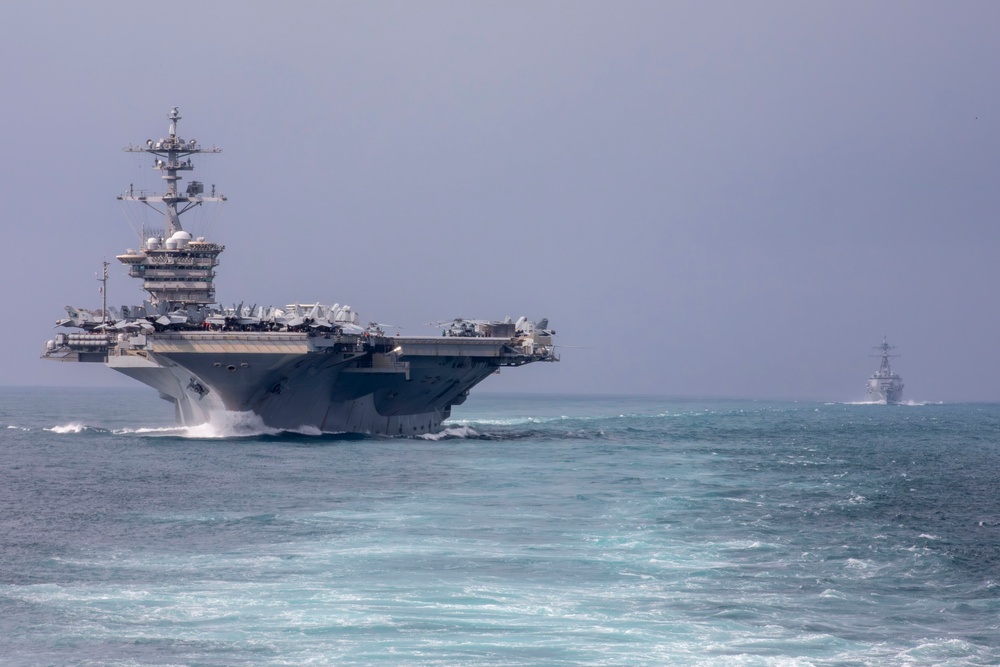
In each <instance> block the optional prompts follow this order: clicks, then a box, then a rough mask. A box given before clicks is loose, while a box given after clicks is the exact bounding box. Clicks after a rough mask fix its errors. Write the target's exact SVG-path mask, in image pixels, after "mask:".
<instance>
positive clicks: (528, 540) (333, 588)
mask: <svg viewBox="0 0 1000 667" xmlns="http://www.w3.org/2000/svg"><path fill="white" fill-rule="evenodd" d="M998 481H1000V406H998V405H975V404H954V405H949V404H933V405H931V404H928V405H904V406H891V407H887V406H876V405H860V404H823V403H808V402H802V403H779V402H760V401H738V400H726V401H719V400H678V399H669V398H636V397H582V396H577V397H572V396H514V395H502V396H501V395H492V394H488V393H478V394H477V393H474V394H473V396H472V397H471V398H470V399H469V401H468V402H467V403H466V405H463V406H460V407H458V408H457V409H456V410H455V413H454V416H453V418H452V419H451V420H450V422H449V423H448V428H447V430H446V431H445V433H444V434H442V435H440V436H436V437H433V438H414V439H398V440H393V439H382V438H369V437H356V436H336V435H310V434H302V433H287V432H271V431H266V430H262V429H260V428H259V426H258V425H255V424H254V423H253V421H252V420H246V419H242V420H230V421H229V422H226V423H219V424H213V425H210V426H206V427H201V428H198V429H178V428H176V427H174V426H173V425H172V411H171V409H170V406H169V405H168V404H167V403H164V402H162V401H160V400H159V399H157V398H156V397H155V393H154V392H150V391H148V390H146V389H145V388H142V387H136V388H135V389H94V390H86V389H40V388H32V389H11V388H5V389H0V549H2V553H0V556H2V558H0V664H2V665H774V666H798V665H802V666H806V665H815V666H820V665H953V666H957V665H996V664H1000V484H998Z"/></svg>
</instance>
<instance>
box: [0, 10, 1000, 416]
mask: <svg viewBox="0 0 1000 667" xmlns="http://www.w3.org/2000/svg"><path fill="white" fill-rule="evenodd" d="M998 24H1000V5H998V4H996V3H993V2H957V3H932V2H847V3H844V2H812V3H803V2H762V3H743V2H711V3H695V2H687V3H674V2H649V3H644V2H626V3H610V2H530V3H529V2H510V3H498V2H483V3H469V2H423V3H412V2H380V3H344V2H341V3H332V2H291V3H277V2H211V3H201V2H185V1H182V2H173V3H160V4H153V3H134V2H96V3H69V2H47V3H13V4H10V5H8V6H6V7H5V9H4V21H3V22H2V23H0V36H2V39H0V62H2V63H3V64H2V65H0V67H2V68H3V69H2V71H3V75H2V90H3V93H4V95H3V98H4V100H3V104H2V107H0V109H2V111H0V118H2V120H3V129H4V146H5V149H6V150H5V161H4V170H3V174H4V175H3V178H2V180H0V183H2V186H0V187H2V193H0V194H2V197H3V204H4V213H3V218H2V223H0V225H2V227H0V229H2V238H3V262H2V263H0V280H2V284H3V287H4V289H3V290H2V306H3V311H4V313H5V317H6V318H7V322H8V325H7V326H6V327H4V328H3V333H2V341H3V343H4V344H3V347H2V349H3V357H2V364H0V384H6V385H18V384H42V385H86V384H94V385H100V386H106V385H113V384H115V385H125V384H131V383H130V382H129V381H128V380H127V379H125V378H124V377H122V376H119V375H118V374H116V373H114V372H113V371H110V370H108V369H106V368H104V367H103V366H101V365H98V364H93V365H68V364H67V365H62V364H57V363H51V362H43V361H41V360H39V359H38V355H39V352H40V350H41V348H42V345H43V343H44V341H45V340H46V339H47V338H50V337H51V336H52V335H53V331H52V328H51V325H52V323H53V322H54V320H55V319H57V318H59V317H61V316H62V315H63V310H62V308H63V306H64V305H66V304H72V305H76V306H84V307H90V308H95V307H99V306H100V295H99V293H98V286H99V285H98V283H97V282H96V281H95V280H94V275H95V272H96V271H97V270H98V269H99V268H100V262H101V261H102V260H103V259H108V260H111V261H112V262H114V264H113V265H112V267H111V270H112V282H111V285H110V288H109V292H110V303H112V304H115V305H119V304H122V303H138V302H140V301H141V299H142V297H143V293H142V291H141V289H140V285H139V283H138V281H134V280H131V279H129V278H127V277H126V275H125V270H124V268H123V267H121V265H119V264H118V263H117V262H116V261H115V260H114V256H115V255H116V254H119V253H121V252H123V251H124V250H125V249H126V248H127V247H135V246H136V245H137V243H138V242H137V236H136V234H135V233H134V232H133V231H132V229H131V227H130V225H129V221H128V219H127V218H126V216H125V215H124V213H123V210H122V205H121V204H120V203H119V202H118V201H116V199H115V196H116V195H117V194H120V193H121V192H123V191H125V190H126V189H127V188H128V186H129V183H134V184H135V186H136V187H137V188H139V187H147V188H153V187H156V188H158V187H159V185H160V184H159V180H158V176H159V172H156V171H154V170H153V169H151V168H150V160H149V156H145V155H140V156H136V155H132V154H127V153H123V152H122V151H121V148H122V147H124V146H126V145H128V144H129V143H130V142H131V143H141V142H144V141H145V140H146V139H148V138H152V139H157V138H160V137H162V136H164V135H165V134H166V130H167V124H168V121H167V119H166V114H167V112H168V111H169V109H170V107H171V106H175V105H176V106H179V107H180V110H181V114H182V116H183V120H182V121H181V125H180V134H181V136H183V137H185V138H195V139H197V140H199V141H200V142H202V143H207V144H212V143H215V144H217V145H218V146H221V147H222V148H223V149H224V152H223V153H222V154H221V155H218V156H204V157H202V158H201V159H199V160H197V162H196V167H197V169H196V171H195V172H194V175H193V178H195V179H198V180H202V181H204V182H205V183H206V184H212V183H215V184H217V185H218V187H219V188H220V190H221V191H222V192H223V193H225V194H226V195H227V196H228V197H229V202H228V203H227V204H226V205H225V206H224V207H222V210H221V211H220V212H219V213H218V214H217V215H214V216H206V217H205V218H203V219H202V221H201V222H200V223H199V222H198V221H194V222H195V224H194V225H193V226H192V224H191V222H187V227H188V228H189V229H190V231H192V232H194V233H196V234H198V233H201V234H206V232H207V235H208V236H209V237H210V239H211V240H214V241H216V242H219V243H222V244H224V245H225V246H226V248H227V249H226V252H225V253H224V254H223V255H222V256H221V261H222V264H221V266H220V269H219V270H220V273H219V277H218V279H217V286H218V296H219V298H220V300H221V301H223V302H224V303H226V304H231V303H233V302H240V301H244V302H246V303H248V304H249V303H258V304H262V305H269V304H273V305H282V304H285V303H290V302H295V301H298V302H315V301H321V302H323V303H334V302H338V303H341V304H344V303H347V304H350V305H351V306H352V307H354V308H355V309H357V310H358V311H360V313H361V316H362V320H363V321H365V322H367V321H368V320H377V321H380V322H388V323H392V324H396V325H398V326H400V327H404V328H403V329H402V331H403V333H405V334H434V333H436V330H434V329H432V328H429V327H426V326H423V325H424V323H426V322H429V321H432V320H441V319H448V318H452V317H456V316H459V315H461V316H465V317H481V318H502V317H504V316H505V315H511V316H513V317H515V318H516V317H518V316H520V315H527V316H529V317H531V318H535V319H537V318H540V317H543V316H547V317H549V318H550V320H551V325H552V326H553V327H554V328H555V329H556V330H557V331H558V334H559V335H558V342H559V343H561V344H564V345H566V346H567V347H566V348H564V349H563V350H562V358H563V360H562V363H561V364H557V365H542V364H539V365H535V366H531V367H526V368H522V369H517V370H511V371H504V372H503V373H502V374H501V375H500V376H498V377H494V378H490V379H489V380H487V382H486V383H485V384H484V385H483V389H487V390H497V391H538V392H592V393H619V392H629V393H649V394H668V395H687V396H698V395H705V396H742V397H751V398H752V397H770V398H803V399H811V398H816V399H828V400H844V401H851V400H861V399H863V397H864V383H865V379H866V378H867V376H868V375H869V374H871V372H873V371H874V370H875V368H876V367H877V361H876V360H875V359H872V358H871V357H869V356H868V355H869V354H871V353H873V350H872V349H871V347H872V346H874V345H876V344H877V343H878V342H880V341H881V338H882V336H883V334H885V335H888V337H889V340H890V342H893V343H895V344H897V345H898V346H899V349H898V351H899V352H900V353H901V354H902V355H903V356H902V357H901V358H899V359H897V360H895V368H896V370H898V372H899V373H900V374H901V375H902V376H903V378H904V381H905V382H906V390H905V397H906V398H908V399H911V400H915V401H936V400H943V401H958V400H983V401H997V400H1000V350H998V348H997V345H996V340H997V338H998V336H997V333H998V331H997V330H998V323H1000V317H998V315H997V299H996V297H995V294H994V290H995V288H996V285H997V284H998V282H1000V281H998V278H1000V265H998V262H997V261H996V257H997V250H998V246H1000V230H998V226H997V221H998V219H1000V187H998V186H997V177H998V175H1000V170H998V161H1000V88H998V86H997V76H996V73H997V66H998V63H1000V41H998V40H997V39H996V27H997V25H998ZM190 217H191V216H188V218H190ZM149 222H150V223H152V222H156V219H155V218H154V217H152V216H150V217H149ZM134 386H135V388H136V391H149V390H148V389H147V388H145V387H140V386H139V385H138V384H135V385H134Z"/></svg>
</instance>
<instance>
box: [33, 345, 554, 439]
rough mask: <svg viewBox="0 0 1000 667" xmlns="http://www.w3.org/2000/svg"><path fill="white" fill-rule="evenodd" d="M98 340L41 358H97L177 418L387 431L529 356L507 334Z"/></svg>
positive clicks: (419, 424) (414, 431)
mask: <svg viewBox="0 0 1000 667" xmlns="http://www.w3.org/2000/svg"><path fill="white" fill-rule="evenodd" d="M104 340H105V341H107V343H106V345H101V344H100V342H101V338H100V337H99V336H96V335H95V336H92V337H91V346H90V347H89V348H86V347H84V346H83V345H82V342H83V341H81V340H79V339H78V340H76V341H65V342H66V345H65V346H63V347H61V348H60V349H62V350H64V352H63V354H61V355H59V354H52V355H50V358H59V359H61V360H63V361H95V362H100V361H103V362H105V363H106V364H107V366H108V367H110V368H112V369H114V370H116V371H118V372H120V373H123V374H124V375H127V376H129V377H131V378H133V379H135V380H138V381H139V382H142V383H144V384H147V385H149V386H150V387H153V388H154V389H156V390H157V391H158V392H159V394H160V397H161V398H164V399H166V400H168V401H170V402H171V403H173V405H174V408H175V412H176V416H177V421H178V423H179V424H181V425H184V426H195V425H199V424H203V423H207V422H210V421H212V418H213V415H218V414H221V413H224V412H230V413H252V414H254V415H257V416H258V417H259V418H260V420H261V422H262V423H263V425H265V426H267V427H270V428H275V429H283V430H292V431H316V432H323V433H342V432H350V433H365V434H374V435H388V436H407V435H408V436H412V435H419V434H423V433H429V432H434V431H436V430H438V429H439V428H440V426H441V422H443V421H444V420H445V419H447V418H448V417H449V416H450V415H451V407H452V406H453V405H458V404H461V403H462V402H464V401H465V399H466V397H467V396H468V392H469V390H470V389H471V388H472V387H474V386H475V385H477V384H479V383H480V382H482V381H483V380H484V379H486V378H487V377H489V376H490V375H491V374H493V373H495V372H497V371H498V370H499V369H500V368H501V367H504V366H520V365H523V364H525V363H529V362H531V361H533V360H536V359H537V355H536V354H534V352H533V349H531V348H529V349H525V348H524V346H523V345H524V344H523V343H519V342H518V341H517V340H515V339H510V338H489V337H468V338H465V337H451V336H442V337H398V336H397V337H385V338H373V337H368V336H350V335H346V336H345V335H340V336H336V335H316V334H310V333H296V332H281V333H270V332H165V333H158V334H149V335H145V336H133V337H126V336H119V337H118V338H117V339H115V338H114V337H106V338H104ZM529 345H530V344H529ZM74 347H75V348H76V349H75V350H74V349H72V348H74Z"/></svg>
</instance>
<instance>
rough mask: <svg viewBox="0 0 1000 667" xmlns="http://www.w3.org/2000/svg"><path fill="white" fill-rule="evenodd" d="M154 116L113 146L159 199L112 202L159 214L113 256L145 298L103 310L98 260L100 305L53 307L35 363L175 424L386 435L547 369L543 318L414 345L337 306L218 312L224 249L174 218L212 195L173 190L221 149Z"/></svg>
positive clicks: (136, 193)
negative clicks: (110, 391) (152, 399)
mask: <svg viewBox="0 0 1000 667" xmlns="http://www.w3.org/2000/svg"><path fill="white" fill-rule="evenodd" d="M167 117H168V119H169V121H170V125H169V130H168V134H167V136H166V137H165V138H161V139H158V140H153V139H149V140H147V141H146V142H145V143H144V144H140V145H137V146H132V145H130V146H128V147H126V148H125V149H124V150H125V151H127V152H130V153H148V154H149V155H151V156H152V158H153V165H152V166H153V168H154V169H155V170H158V171H159V172H161V178H162V180H163V181H164V182H165V191H164V192H156V193H154V192H147V191H140V190H136V189H135V188H134V187H133V186H129V189H128V190H127V191H126V192H125V193H124V194H122V195H120V196H119V197H118V199H120V200H122V201H123V202H127V203H129V204H135V205H137V206H144V207H149V208H152V209H153V210H155V211H156V212H157V214H161V215H162V216H163V227H162V228H148V227H143V228H141V230H139V247H138V248H137V249H129V250H127V251H126V252H125V253H124V254H122V255H118V257H117V259H118V261H120V262H121V263H123V264H125V265H126V266H127V267H128V270H129V275H130V276H131V277H133V278H137V279H139V280H142V281H143V289H144V290H145V291H146V292H148V294H149V298H148V299H146V300H144V301H143V303H142V304H140V305H131V306H121V307H120V308H116V307H109V306H108V305H107V278H108V263H107V262H105V263H104V272H103V277H102V280H103V283H104V284H103V287H102V290H101V292H102V294H103V295H104V297H103V299H104V303H102V305H101V308H100V309H93V310H86V309H83V308H74V307H72V306H67V307H66V313H67V317H65V318H63V319H60V320H58V321H57V322H56V325H57V326H59V327H65V328H68V329H70V330H71V331H70V332H69V333H59V334H57V335H56V336H55V337H54V338H53V339H52V340H50V341H48V342H47V343H46V344H45V348H44V350H43V351H42V357H43V358H45V359H52V360H59V361H71V362H84V363H86V362H93V363H104V364H105V365H107V366H108V367H109V368H113V369H114V370H116V371H118V372H120V373H124V374H125V375H127V376H129V377H131V378H134V379H136V380H138V381H139V382H142V383H144V384H147V385H149V386H151V387H153V388H154V389H156V390H157V391H158V392H159V394H160V397H161V398H164V399H166V400H168V401H170V402H171V403H173V405H174V408H175V411H176V415H177V420H178V422H179V423H180V424H181V425H183V426H195V425H199V424H203V423H206V422H210V421H212V419H213V416H215V415H218V414H220V413H223V412H227V411H228V412H235V413H254V414H256V415H258V416H259V417H260V419H261V421H262V422H263V424H264V425H265V426H268V427H272V428H277V429H287V430H306V431H308V432H315V431H318V432H324V433H344V432H348V433H366V434H378V435H388V436H412V435H419V434H423V433H429V432H434V431H436V430H439V429H440V427H441V423H442V422H443V421H444V420H445V419H447V418H448V417H449V416H450V414H451V408H452V406H453V405H458V404H461V403H462V402H463V401H465V399H466V397H467V396H468V395H469V390H470V389H472V387H474V386H475V385H477V384H479V383H480V382H482V381H483V380H484V379H486V378H487V377H488V376H489V375H491V374H492V373H494V372H496V371H497V370H498V369H500V368H501V367H505V366H522V365H524V364H528V363H533V362H536V361H549V362H551V361H558V357H557V356H556V354H555V348H554V346H553V343H552V337H553V335H554V334H555V332H554V331H552V330H551V329H549V326H548V320H547V319H542V320H540V321H538V322H535V321H530V320H528V319H527V318H525V317H521V318H520V319H518V320H517V321H512V320H511V318H509V317H508V318H506V319H505V320H502V321H501V320H492V321H490V320H468V319H463V318H457V319H455V320H452V321H449V322H440V323H438V324H439V325H440V326H441V331H442V335H440V336H423V337H419V336H400V335H398V334H396V335H387V334H386V332H385V331H384V328H385V327H384V325H379V324H377V323H370V324H368V325H367V326H362V325H361V324H360V317H359V315H358V313H357V312H356V311H355V310H353V309H352V308H351V307H350V306H347V305H340V304H333V305H322V304H319V303H310V304H303V303H292V304H288V305H285V306H283V307H266V308H265V307H263V306H257V305H253V306H247V305H244V304H239V305H233V306H232V307H228V308H227V307H223V306H221V305H219V304H218V303H217V302H216V297H215V285H214V279H215V276H216V267H217V266H218V265H219V255H220V254H221V253H222V251H223V250H224V249H225V248H224V246H221V245H218V244H216V243H213V242H210V241H208V240H206V239H205V238H204V237H201V236H198V237H193V236H192V235H191V234H190V233H189V232H187V231H185V230H184V229H183V227H182V226H181V221H180V220H181V216H182V215H183V214H185V213H187V212H190V211H192V210H196V209H197V208H198V207H201V206H202V205H204V204H215V203H221V202H224V201H225V200H226V197H225V196H224V195H222V194H221V193H220V192H217V191H216V188H215V186H214V185H212V186H211V188H210V189H209V190H208V192H206V191H205V186H204V184H203V183H201V182H200V181H197V180H188V181H187V184H186V186H185V187H184V188H183V189H182V188H181V180H182V176H181V174H182V173H184V172H191V171H192V170H193V169H194V165H193V163H192V160H191V157H192V156H196V155H201V154H212V153H220V152H221V149H220V148H217V147H215V146H211V147H209V146H204V145H202V144H200V143H199V142H198V141H196V140H194V139H190V140H185V139H183V138H181V136H180V134H178V121H180V120H181V116H180V113H179V112H178V110H177V108H176V107H174V108H173V109H171V111H170V113H169V114H168V116H167Z"/></svg>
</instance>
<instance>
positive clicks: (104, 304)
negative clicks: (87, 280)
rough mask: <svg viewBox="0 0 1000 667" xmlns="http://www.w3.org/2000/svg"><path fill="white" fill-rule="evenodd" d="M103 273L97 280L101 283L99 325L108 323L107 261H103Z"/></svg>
mask: <svg viewBox="0 0 1000 667" xmlns="http://www.w3.org/2000/svg"><path fill="white" fill-rule="evenodd" d="M103 263H104V272H103V274H102V275H101V277H100V278H99V280H100V281H101V324H102V325H106V324H107V323H108V260H104V262H103Z"/></svg>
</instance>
